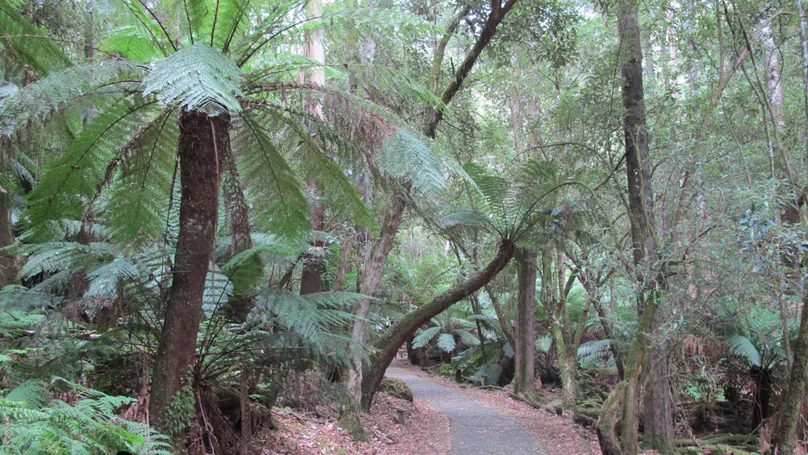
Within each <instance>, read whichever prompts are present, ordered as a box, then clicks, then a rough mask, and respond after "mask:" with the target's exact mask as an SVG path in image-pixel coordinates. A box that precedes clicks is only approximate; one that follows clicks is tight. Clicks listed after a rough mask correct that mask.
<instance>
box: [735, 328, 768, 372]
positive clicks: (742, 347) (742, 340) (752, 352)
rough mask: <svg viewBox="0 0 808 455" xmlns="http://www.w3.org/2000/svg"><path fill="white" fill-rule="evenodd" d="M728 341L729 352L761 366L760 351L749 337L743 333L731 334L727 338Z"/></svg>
mask: <svg viewBox="0 0 808 455" xmlns="http://www.w3.org/2000/svg"><path fill="white" fill-rule="evenodd" d="M727 343H728V344H729V352H731V353H732V354H734V355H737V356H738V357H743V358H745V359H746V360H747V361H749V363H750V364H752V366H756V367H759V366H761V360H762V359H761V355H760V351H758V349H757V347H755V344H754V343H752V340H750V339H749V338H748V337H745V336H741V335H735V336H731V337H729V338H728V339H727Z"/></svg>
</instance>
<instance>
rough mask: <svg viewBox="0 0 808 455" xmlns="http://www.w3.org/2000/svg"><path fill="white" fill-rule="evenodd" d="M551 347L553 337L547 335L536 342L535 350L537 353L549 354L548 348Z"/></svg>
mask: <svg viewBox="0 0 808 455" xmlns="http://www.w3.org/2000/svg"><path fill="white" fill-rule="evenodd" d="M552 346H553V337H552V336H550V335H549V334H547V335H544V336H543V337H541V338H539V339H538V340H536V350H537V351H539V352H544V353H547V352H550V348H551V347H552Z"/></svg>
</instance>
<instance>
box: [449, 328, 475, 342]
mask: <svg viewBox="0 0 808 455" xmlns="http://www.w3.org/2000/svg"><path fill="white" fill-rule="evenodd" d="M454 334H455V335H457V338H459V339H460V342H461V343H463V344H464V345H466V346H477V345H479V344H480V339H479V338H477V337H476V336H474V334H472V333H471V332H469V331H468V330H465V329H455V330H454Z"/></svg>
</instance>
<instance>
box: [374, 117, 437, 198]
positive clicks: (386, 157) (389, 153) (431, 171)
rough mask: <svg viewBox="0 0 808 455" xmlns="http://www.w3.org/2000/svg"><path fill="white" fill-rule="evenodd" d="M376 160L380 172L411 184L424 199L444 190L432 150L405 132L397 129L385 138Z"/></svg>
mask: <svg viewBox="0 0 808 455" xmlns="http://www.w3.org/2000/svg"><path fill="white" fill-rule="evenodd" d="M377 159H378V166H379V169H380V170H381V171H382V172H383V173H385V174H387V175H388V176H390V177H393V178H401V179H407V180H409V181H411V182H412V183H413V187H414V188H417V189H420V190H421V191H423V192H424V193H425V194H426V195H427V196H433V195H435V194H437V193H438V192H439V191H441V190H442V189H444V188H445V187H446V182H445V181H444V178H443V170H442V168H441V165H440V162H439V161H438V160H437V158H436V157H435V155H434V153H433V152H432V150H431V149H430V148H429V147H428V146H427V145H426V143H425V142H424V141H422V140H420V139H418V138H417V137H415V136H414V135H413V134H412V133H410V132H408V131H405V130H403V129H400V130H398V131H397V132H396V133H395V134H394V135H393V136H392V137H391V138H390V139H388V140H387V142H386V143H385V145H384V147H382V148H381V150H379V154H378V158H377Z"/></svg>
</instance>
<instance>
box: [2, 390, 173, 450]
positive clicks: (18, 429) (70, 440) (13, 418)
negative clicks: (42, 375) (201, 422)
mask: <svg viewBox="0 0 808 455" xmlns="http://www.w3.org/2000/svg"><path fill="white" fill-rule="evenodd" d="M64 386H66V387H67V388H69V389H72V390H70V392H71V393H72V394H74V395H76V396H77V397H78V400H77V401H76V402H75V404H72V405H71V404H68V403H66V402H64V401H61V400H53V399H52V398H51V393H52V392H51V390H50V388H51V387H53V388H54V389H60V388H64ZM51 387H49V388H45V387H44V386H43V385H42V384H40V383H33V382H26V383H23V384H21V385H20V386H18V387H17V388H15V389H13V390H12V391H11V392H9V393H8V395H6V396H5V397H3V398H0V418H2V419H3V420H4V422H5V426H4V431H3V434H2V435H0V444H2V446H3V447H4V450H3V453H4V454H9V455H17V454H19V455H22V454H30V453H49V454H59V455H61V454H65V455H68V454H70V455H73V454H94V453H110V452H115V451H118V450H125V451H128V452H132V453H137V454H143V455H146V454H149V455H152V454H153V455H170V453H171V452H170V451H169V448H170V445H169V444H168V440H167V438H166V437H165V436H162V435H160V434H158V433H156V432H155V431H154V430H152V429H151V428H149V427H148V426H147V425H144V424H138V423H135V422H128V421H126V420H123V419H121V418H119V417H118V416H116V415H115V410H116V409H117V408H119V407H121V406H122V405H124V404H126V403H129V402H131V401H134V399H133V398H128V397H115V396H109V395H105V394H103V393H101V392H98V391H95V390H91V389H86V388H83V387H79V386H77V385H75V384H72V383H69V382H66V381H63V380H60V379H58V378H57V379H56V380H54V383H53V386H51Z"/></svg>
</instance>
